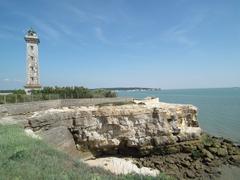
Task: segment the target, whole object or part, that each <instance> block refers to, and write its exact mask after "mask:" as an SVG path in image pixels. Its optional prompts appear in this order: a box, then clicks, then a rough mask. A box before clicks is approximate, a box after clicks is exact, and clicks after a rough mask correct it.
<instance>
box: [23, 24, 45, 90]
mask: <svg viewBox="0 0 240 180" xmlns="http://www.w3.org/2000/svg"><path fill="white" fill-rule="evenodd" d="M24 39H25V41H26V43H27V49H26V52H27V54H26V55H27V83H26V85H25V91H26V93H27V94H31V91H32V90H40V89H41V85H40V81H39V58H38V44H39V43H40V40H39V38H38V36H37V33H36V32H35V31H34V30H33V29H32V28H31V29H30V30H28V32H27V34H26V36H25V38H24Z"/></svg>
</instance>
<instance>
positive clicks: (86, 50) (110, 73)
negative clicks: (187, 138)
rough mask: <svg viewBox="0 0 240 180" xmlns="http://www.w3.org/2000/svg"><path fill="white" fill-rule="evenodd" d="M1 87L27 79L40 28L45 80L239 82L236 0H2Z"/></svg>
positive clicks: (89, 83) (169, 84)
mask: <svg viewBox="0 0 240 180" xmlns="http://www.w3.org/2000/svg"><path fill="white" fill-rule="evenodd" d="M0 22H1V23H0V62H1V64H0V89H12V88H22V87H23V86H24V84H25V71H26V70H25V66H26V65H25V63H26V60H25V42H24V39H23V37H24V35H25V33H26V31H27V30H28V28H29V27H33V28H34V29H35V30H36V31H37V33H38V34H39V37H40V40H41V43H40V47H39V51H40V74H41V78H40V79H41V83H42V85H44V86H51V85H58V86H66V85H71V86H72V85H77V86H86V87H89V88H95V87H116V86H118V87H119V86H128V87H129V86H141V87H160V88H170V89H172V88H205V87H206V88H208V87H232V86H240V1H239V0H211V1H210V0H101V1H100V0H38V1H36V0H21V1H20V0H0Z"/></svg>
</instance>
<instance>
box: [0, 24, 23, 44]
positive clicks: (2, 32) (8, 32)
mask: <svg viewBox="0 0 240 180" xmlns="http://www.w3.org/2000/svg"><path fill="white" fill-rule="evenodd" d="M0 39H15V40H16V39H17V40H18V39H19V36H17V35H16V28H14V27H11V26H6V25H4V26H0Z"/></svg>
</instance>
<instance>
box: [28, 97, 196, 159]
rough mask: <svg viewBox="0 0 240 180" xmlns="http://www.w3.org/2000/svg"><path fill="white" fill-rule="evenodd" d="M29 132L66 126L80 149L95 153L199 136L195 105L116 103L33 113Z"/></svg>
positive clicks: (144, 150) (138, 149) (133, 150)
mask: <svg viewBox="0 0 240 180" xmlns="http://www.w3.org/2000/svg"><path fill="white" fill-rule="evenodd" d="M28 126H29V128H32V129H33V131H41V132H44V131H46V132H48V131H51V130H52V129H55V128H57V127H65V128H66V129H69V130H70V131H71V133H72V135H73V138H74V140H75V143H76V144H77V145H78V147H79V148H80V149H81V148H83V149H86V148H87V149H89V150H90V151H92V152H97V153H111V154H112V153H114V152H119V151H121V150H123V149H124V151H125V153H129V154H134V155H137V154H142V155H146V154H149V153H152V152H153V151H155V150H156V148H158V147H160V148H161V147H164V146H165V145H173V146H170V147H169V151H172V152H173V153H175V152H179V151H180V147H174V145H175V144H178V142H186V141H189V140H196V139H199V137H200V135H201V128H200V127H199V126H198V123H197V108H196V107H194V106H192V105H180V104H167V103H160V102H157V101H156V102H154V103H147V104H144V103H139V104H127V105H120V106H113V105H106V106H81V107H72V108H61V109H50V110H46V111H39V112H35V113H34V114H33V115H32V116H30V117H29V118H28Z"/></svg>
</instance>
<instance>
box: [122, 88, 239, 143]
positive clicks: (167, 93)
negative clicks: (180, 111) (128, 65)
mask: <svg viewBox="0 0 240 180" xmlns="http://www.w3.org/2000/svg"><path fill="white" fill-rule="evenodd" d="M118 95H119V96H124V97H134V98H145V97H149V96H151V97H159V98H160V101H162V102H168V103H180V104H193V105H195V106H197V107H198V109H199V113H198V121H199V123H200V126H201V128H202V129H203V131H205V132H207V133H209V134H211V135H214V136H220V137H224V138H227V139H231V140H233V141H235V142H236V143H240V88H218V89H184V90H160V91H119V92H118Z"/></svg>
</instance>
